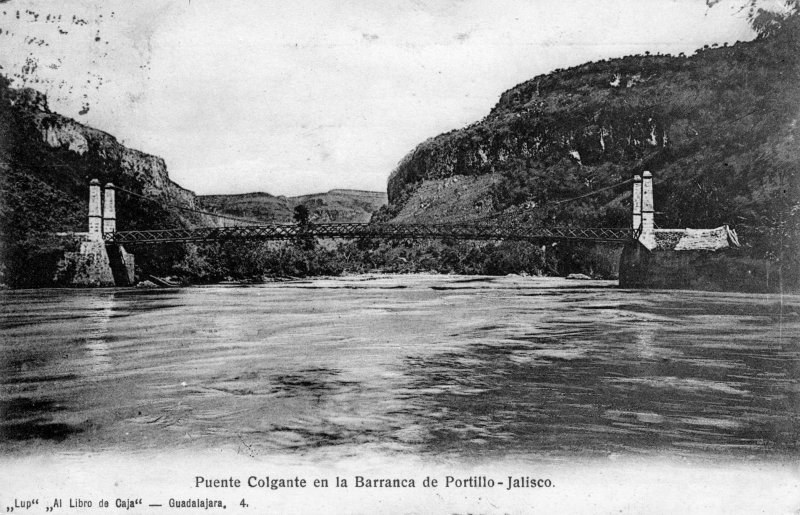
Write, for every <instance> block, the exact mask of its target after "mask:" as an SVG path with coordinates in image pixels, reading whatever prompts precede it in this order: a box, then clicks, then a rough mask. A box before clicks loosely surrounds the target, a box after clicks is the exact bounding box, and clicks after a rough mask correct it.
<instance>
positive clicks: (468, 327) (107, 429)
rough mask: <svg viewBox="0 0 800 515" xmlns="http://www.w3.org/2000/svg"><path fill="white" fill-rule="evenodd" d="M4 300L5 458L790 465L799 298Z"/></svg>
mask: <svg viewBox="0 0 800 515" xmlns="http://www.w3.org/2000/svg"><path fill="white" fill-rule="evenodd" d="M0 302H2V331H3V334H4V337H3V343H2V350H1V351H0V357H1V359H0V366H2V369H0V370H1V372H2V373H1V377H2V385H3V387H2V392H1V394H0V395H1V396H0V409H1V410H2V426H0V428H1V429H2V433H0V434H2V442H0V445H1V446H2V449H1V450H2V452H4V453H12V454H13V453H26V452H30V450H31V449H38V450H41V449H42V448H53V449H55V450H65V449H68V450H71V451H80V452H83V451H87V452H89V451H104V450H124V451H128V452H138V451H143V450H147V449H153V448H156V449H157V448H161V447H165V446H166V447H170V448H220V447H223V448H224V447H228V448H235V449H236V450H238V451H246V452H247V453H253V454H264V453H274V452H284V451H287V450H291V451H301V452H302V451H312V450H313V451H314V452H320V450H322V451H323V452H329V453H334V454H340V453H341V454H347V453H354V452H358V451H359V450H362V449H364V448H372V449H377V450H378V451H380V452H386V453H414V454H423V455H424V454H427V453H431V454H434V455H442V454H445V455H447V454H451V455H455V456H463V457H473V456H474V457H487V456H488V457H495V456H507V455H514V456H529V455H530V456H537V457H540V458H541V457H548V456H551V457H558V456H570V455H576V454H577V455H582V456H584V455H608V454H611V453H623V454H636V455H648V454H652V453H658V454H663V453H669V454H677V455H683V454H691V455H697V454H698V453H700V454H709V455H717V454H719V455H727V456H730V455H759V456H763V455H774V456H787V455H791V456H795V457H796V456H797V455H798V449H799V447H798V444H799V443H800V424H798V418H799V416H800V386H799V384H798V379H800V358H799V356H800V354H798V350H800V349H799V348H798V347H800V298H798V296H783V297H781V296H778V295H751V294H748V295H744V294H736V293H707V292H695V291H626V290H620V289H617V288H614V287H613V283H609V282H600V281H597V282H581V281H566V280H562V279H548V278H524V277H523V278H521V277H502V278H492V277H464V276H437V275H412V276H355V277H350V278H337V279H315V280H307V281H292V282H283V283H270V284H265V285H255V286H210V287H193V288H180V289H152V290H150V289H148V290H137V289H100V290H29V291H6V292H2V293H0ZM38 450H37V452H39V451H38Z"/></svg>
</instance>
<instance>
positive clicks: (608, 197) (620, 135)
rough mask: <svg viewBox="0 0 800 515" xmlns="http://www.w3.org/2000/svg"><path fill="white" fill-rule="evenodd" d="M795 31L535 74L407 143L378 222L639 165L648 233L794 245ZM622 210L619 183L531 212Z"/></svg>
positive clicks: (775, 250)
mask: <svg viewBox="0 0 800 515" xmlns="http://www.w3.org/2000/svg"><path fill="white" fill-rule="evenodd" d="M796 27H797V26H796V25H791V26H790V28H789V29H788V30H783V31H780V32H778V33H777V34H774V35H771V36H770V37H763V38H759V39H756V40H754V41H751V42H745V43H737V44H735V45H733V46H730V47H721V48H706V49H703V50H700V51H698V52H697V53H696V54H695V55H694V56H691V57H685V56H683V55H681V56H668V55H644V56H628V57H625V58H621V59H612V60H607V61H600V62H594V63H588V64H584V65H581V66H577V67H574V68H570V69H567V70H556V71H554V72H552V73H549V74H546V75H541V76H537V77H534V78H532V79H531V80H528V81H526V82H524V83H522V84H519V85H517V86H516V87H514V88H512V89H510V90H508V91H506V92H505V93H503V94H502V95H501V96H500V100H499V102H498V103H497V105H496V106H495V107H494V108H493V109H492V110H491V112H490V113H489V114H488V115H487V116H486V117H485V118H484V119H483V120H481V121H479V122H477V123H474V124H472V125H470V126H468V127H465V128H463V129H460V130H455V131H451V132H449V133H446V134H441V135H439V136H436V137H434V138H431V139H429V140H427V141H425V142H423V143H421V144H420V145H419V146H417V147H416V148H415V149H414V150H413V151H411V152H410V153H409V154H408V155H407V156H406V157H405V158H404V159H403V160H402V161H401V162H400V163H399V164H398V166H397V168H396V169H395V170H394V171H393V172H392V174H391V176H390V178H389V184H388V195H389V206H388V207H387V208H386V209H384V210H383V211H382V213H381V214H380V217H381V218H383V219H387V220H390V219H394V220H398V221H406V220H417V221H432V220H461V219H469V218H474V217H477V216H481V215H485V214H488V213H494V212H499V211H502V210H505V209H507V208H509V207H513V206H517V205H520V204H523V203H527V204H528V205H530V204H531V203H532V204H536V205H539V206H547V205H550V203H552V202H553V201H557V200H560V199H567V198H573V197H576V196H579V195H582V194H584V193H587V192H589V191H593V190H595V189H599V188H602V187H604V186H608V185H612V184H616V183H619V182H621V181H623V180H625V179H628V178H630V177H631V176H632V175H633V174H634V173H637V172H642V171H644V170H650V171H652V172H653V174H654V175H655V178H656V181H657V182H656V188H655V202H656V210H657V215H656V222H657V224H658V225H660V226H661V227H715V226H718V225H720V224H725V223H727V224H730V225H732V226H734V227H735V228H736V229H737V230H738V231H739V234H740V236H742V240H743V242H744V243H745V244H746V246H749V248H751V249H753V250H754V251H758V252H760V253H761V254H765V255H776V254H780V253H783V252H785V251H786V250H787V249H788V248H790V247H792V248H797V242H798V237H797V232H798V222H800V220H798V218H800V204H798V201H800V188H799V187H798V184H799V182H798V168H799V167H800V139H798V136H800V133H798V130H800V128H799V127H798V119H800V66H798V64H799V63H800V44H799V43H798V41H800V34H798V31H797V28H796ZM629 210H630V193H629V192H628V188H627V187H624V188H617V189H611V190H609V191H608V192H607V193H606V194H603V195H598V196H597V197H592V198H590V199H587V200H585V201H582V202H577V203H573V204H570V205H569V206H568V207H566V208H561V209H557V210H550V211H549V212H547V213H544V211H546V210H543V211H542V212H543V215H542V217H543V218H544V217H546V218H547V220H548V223H553V222H558V223H580V224H584V225H589V224H591V225H602V226H618V227H624V226H626V225H629V223H630V222H629V214H628V213H629ZM794 255H795V256H796V255H797V254H794Z"/></svg>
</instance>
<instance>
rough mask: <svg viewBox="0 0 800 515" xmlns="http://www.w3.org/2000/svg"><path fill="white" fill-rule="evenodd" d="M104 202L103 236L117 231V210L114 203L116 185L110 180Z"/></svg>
mask: <svg viewBox="0 0 800 515" xmlns="http://www.w3.org/2000/svg"><path fill="white" fill-rule="evenodd" d="M104 193H105V199H104V202H103V236H106V235H107V234H113V233H115V232H117V211H116V206H115V204H114V201H115V199H114V193H115V191H114V185H113V184H111V183H110V182H109V183H108V184H106V187H105V191H104Z"/></svg>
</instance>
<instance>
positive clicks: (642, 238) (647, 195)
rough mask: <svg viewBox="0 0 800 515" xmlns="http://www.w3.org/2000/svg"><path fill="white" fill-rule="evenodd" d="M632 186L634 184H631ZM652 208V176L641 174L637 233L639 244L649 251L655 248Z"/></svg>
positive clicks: (653, 213) (648, 173)
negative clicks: (639, 223)
mask: <svg viewBox="0 0 800 515" xmlns="http://www.w3.org/2000/svg"><path fill="white" fill-rule="evenodd" d="M633 184H634V186H635V185H636V182H634V183H633ZM654 211H655V210H654V208H653V174H651V173H650V172H644V173H643V174H642V226H641V228H642V230H641V232H640V233H639V243H641V244H642V245H644V246H645V247H647V248H648V249H649V250H653V249H654V248H656V225H655V218H654V215H655V212H654Z"/></svg>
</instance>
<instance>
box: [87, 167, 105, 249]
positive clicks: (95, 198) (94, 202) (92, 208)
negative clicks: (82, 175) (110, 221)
mask: <svg viewBox="0 0 800 515" xmlns="http://www.w3.org/2000/svg"><path fill="white" fill-rule="evenodd" d="M101 204H102V200H101V199H100V181H98V180H97V179H92V182H90V183H89V239H90V240H92V241H100V240H102V239H103V216H102V214H101V212H102V206H101Z"/></svg>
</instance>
